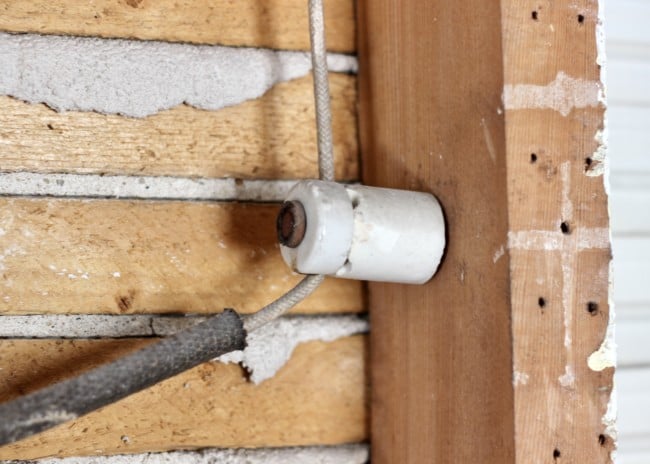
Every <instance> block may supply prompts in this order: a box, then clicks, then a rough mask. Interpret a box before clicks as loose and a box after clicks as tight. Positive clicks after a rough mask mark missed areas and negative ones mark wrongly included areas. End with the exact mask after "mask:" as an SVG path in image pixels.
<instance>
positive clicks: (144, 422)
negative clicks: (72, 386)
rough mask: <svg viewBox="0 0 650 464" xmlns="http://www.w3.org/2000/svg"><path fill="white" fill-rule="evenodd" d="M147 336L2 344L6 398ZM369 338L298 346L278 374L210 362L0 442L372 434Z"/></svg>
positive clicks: (77, 448) (295, 441)
mask: <svg viewBox="0 0 650 464" xmlns="http://www.w3.org/2000/svg"><path fill="white" fill-rule="evenodd" d="M145 343H148V342H146V341H142V340H93V341H79V340H76V341H70V340H67V341H61V340H59V341H52V340H50V341H42V340H41V341H36V340H3V341H0V367H1V368H2V370H0V401H6V400H8V399H10V398H15V397H17V396H19V395H21V394H24V393H26V392H29V391H32V390H35V389H37V388H39V387H43V386H45V385H48V384H50V383H52V382H54V381H57V380H60V379H62V378H64V377H67V376H71V375H74V374H76V373H78V372H80V371H82V370H85V369H88V368H90V367H92V366H94V365H97V364H99V363H103V362H106V361H108V360H110V359H114V358H117V357H119V356H121V355H123V354H125V353H126V352H128V351H131V350H133V349H135V348H137V347H140V346H143V345H144V344H145ZM364 343H365V342H364V337H362V336H354V337H348V338H343V339H340V340H337V341H335V342H332V343H322V342H310V343H305V344H303V345H299V346H298V347H297V349H296V350H295V352H294V354H293V357H292V359H291V360H290V361H289V363H288V364H287V365H286V366H284V367H283V368H282V369H281V370H280V371H279V372H278V373H277V374H276V376H275V377H274V378H272V379H269V380H267V381H265V382H263V383H261V384H260V385H253V384H251V383H248V382H247V381H246V378H245V375H244V371H243V370H242V369H241V367H239V366H238V365H224V364H221V363H206V364H203V365H201V366H198V367H196V368H194V369H192V370H190V371H188V372H186V373H183V374H180V375H178V376H176V377H174V378H172V379H169V380H167V381H165V382H162V383H160V384H158V385H156V386H154V387H152V388H149V389H147V390H145V391H143V392H140V393H137V394H135V395H133V396H131V397H128V398H126V399H124V400H122V401H119V402H118V403H115V404H113V405H111V406H107V407H105V408H103V409H101V410H99V411H96V412H94V413H91V414H89V415H87V416H85V417H82V418H81V419H78V420H76V421H73V422H71V423H68V424H63V425H61V426H59V427H57V428H55V429H52V430H50V431H47V432H44V433H42V434H40V435H38V436H35V437H33V438H29V439H26V440H23V441H21V442H19V443H16V444H14V445H10V446H6V447H3V448H0V459H34V458H40V457H44V456H70V455H73V456H74V455H95V454H118V453H139V452H145V451H163V450H168V449H178V448H198V447H213V446H214V447H243V446H245V447H260V446H293V445H311V444H340V443H347V442H358V441H362V440H364V439H366V438H367V430H366V398H365V389H366V387H365V384H366V378H365V373H364V364H365V362H364V358H365V354H364V353H365V348H364Z"/></svg>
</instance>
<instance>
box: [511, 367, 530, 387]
mask: <svg viewBox="0 0 650 464" xmlns="http://www.w3.org/2000/svg"><path fill="white" fill-rule="evenodd" d="M529 379H530V376H529V375H528V374H526V373H525V372H519V371H514V374H513V377H512V384H513V385H514V386H515V387H516V386H518V385H526V384H527V383H528V380H529Z"/></svg>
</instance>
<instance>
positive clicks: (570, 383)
mask: <svg viewBox="0 0 650 464" xmlns="http://www.w3.org/2000/svg"><path fill="white" fill-rule="evenodd" d="M558 381H559V382H560V385H562V386H563V387H564V388H573V387H574V386H575V383H576V376H575V372H574V371H573V367H572V366H569V365H567V366H565V367H564V374H562V375H561V376H560V377H558Z"/></svg>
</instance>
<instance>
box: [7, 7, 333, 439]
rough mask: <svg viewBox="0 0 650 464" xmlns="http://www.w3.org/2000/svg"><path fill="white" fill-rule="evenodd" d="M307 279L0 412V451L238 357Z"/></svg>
mask: <svg viewBox="0 0 650 464" xmlns="http://www.w3.org/2000/svg"><path fill="white" fill-rule="evenodd" d="M309 31H310V38H311V56H312V68H313V74H314V98H315V105H316V124H317V134H318V167H319V176H320V178H321V179H322V180H327V181H333V180H334V157H333V148H332V145H333V144H332V121H331V120H332V116H331V110H330V94H329V83H328V68H327V51H326V47H325V22H324V16H323V2H322V0H309ZM323 279H324V276H322V275H309V276H306V277H305V278H303V279H302V280H301V281H300V282H299V283H298V284H297V285H296V286H295V287H294V288H293V289H291V290H290V291H289V292H287V293H286V294H284V295H283V296H281V297H280V298H278V299H277V300H275V301H274V302H273V303H271V304H269V305H267V306H265V307H264V308H262V309H261V310H260V311H258V312H257V313H254V314H252V315H249V316H245V317H244V318H242V317H241V316H240V315H238V314H237V313H236V312H235V311H233V310H226V311H224V312H223V313H221V314H218V315H215V316H213V317H211V318H209V319H208V320H206V321H205V322H202V323H200V324H198V325H196V326H193V327H191V328H189V329H186V330H183V331H180V332H178V333H177V334H175V335H173V336H172V337H169V338H165V339H163V340H162V341H159V342H157V343H155V344H152V345H149V346H147V347H146V348H144V349H142V350H139V351H137V352H135V353H133V354H130V355H127V356H124V357H122V358H120V359H118V360H116V361H113V362H111V363H108V364H104V365H102V366H99V367H97V368H95V369H92V370H90V371H88V372H85V373H83V374H81V375H79V376H77V377H74V378H72V379H69V380H65V381H62V382H59V383H56V384H54V385H51V386H49V387H46V388H43V389H41V390H37V391H36V392H33V393H30V394H27V395H24V396H21V397H19V398H17V399H15V400H12V401H8V402H6V403H3V404H0V446H2V445H6V444H9V443H13V442H15V441H18V440H21V439H23V438H27V437H29V436H31V435H34V434H37V433H39V432H42V431H45V430H47V429H50V428H52V427H55V426H57V425H59V424H62V423H64V422H67V421H70V420H74V419H76V418H78V417H80V416H83V415H85V414H88V413H89V412H92V411H95V410H97V409H99V408H101V407H103V406H106V405H108V404H111V403H114V402H116V401H118V400H120V399H122V398H124V397H126V396H129V395H131V394H133V393H136V392H138V391H141V390H143V389H145V388H147V387H150V386H152V385H154V384H156V383H158V382H161V381H163V380H165V379H168V378H170V377H172V376H174V375H177V374H180V373H181V372H184V371H186V370H188V369H191V368H192V367H195V366H197V365H199V364H201V363H203V362H206V361H209V360H211V359H214V358H216V357H219V356H221V355H223V354H225V353H229V352H231V351H236V350H243V349H244V348H245V346H246V333H247V332H250V331H253V330H256V329H258V328H259V327H261V326H263V325H265V324H267V323H268V322H270V321H272V320H274V319H276V318H278V317H279V316H281V315H282V314H284V313H285V312H287V311H288V310H289V309H291V308H292V307H293V306H295V305H296V304H297V303H299V302H300V301H302V300H303V299H304V298H306V297H307V296H309V295H310V294H311V293H312V292H313V291H314V290H315V289H316V288H317V287H318V286H319V285H320V284H321V282H322V281H323Z"/></svg>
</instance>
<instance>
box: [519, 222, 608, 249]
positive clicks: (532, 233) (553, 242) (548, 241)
mask: <svg viewBox="0 0 650 464" xmlns="http://www.w3.org/2000/svg"><path fill="white" fill-rule="evenodd" d="M567 238H569V239H572V240H573V241H574V242H575V243H573V245H575V249H576V250H577V251H580V250H591V249H600V248H602V249H606V248H609V244H610V241H609V229H608V228H606V227H593V228H583V227H578V228H576V229H574V230H573V231H572V232H571V234H570V235H564V234H563V233H562V232H561V231H559V230H557V231H554V230H520V231H514V230H512V231H510V232H508V248H509V249H513V250H530V251H532V250H538V251H542V250H546V251H554V250H562V248H563V247H564V246H566V245H567V243H566V240H567Z"/></svg>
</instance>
